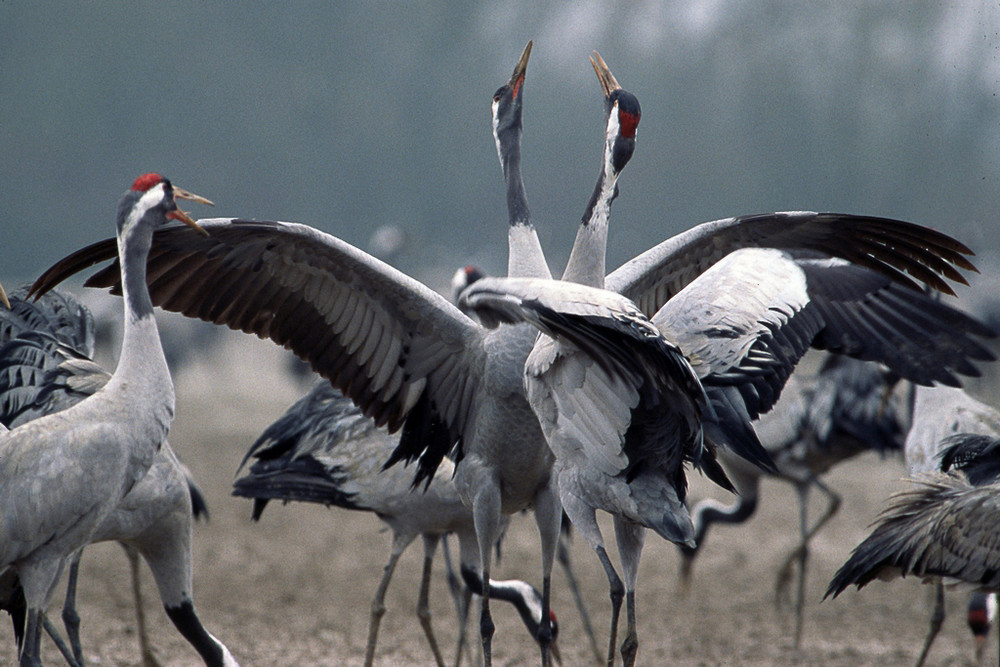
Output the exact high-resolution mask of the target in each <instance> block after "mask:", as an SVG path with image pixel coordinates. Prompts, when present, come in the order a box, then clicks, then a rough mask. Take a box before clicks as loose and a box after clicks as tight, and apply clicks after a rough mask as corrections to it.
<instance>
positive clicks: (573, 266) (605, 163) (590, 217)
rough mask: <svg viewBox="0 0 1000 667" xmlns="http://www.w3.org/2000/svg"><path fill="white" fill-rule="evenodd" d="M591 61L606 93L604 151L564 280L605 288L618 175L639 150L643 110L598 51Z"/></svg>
mask: <svg viewBox="0 0 1000 667" xmlns="http://www.w3.org/2000/svg"><path fill="white" fill-rule="evenodd" d="M590 62H591V64H592V65H593V66H594V71H595V72H596V73H597V78H598V79H599V80H600V82H601V88H602V89H603V90H604V98H605V121H606V123H605V133H604V152H603V160H602V164H601V172H600V174H599V175H598V177H597V184H596V185H595V186H594V192H593V194H592V195H591V196H590V201H589V202H588V203H587V209H586V211H585V212H584V214H583V219H582V220H581V222H580V228H579V229H578V230H577V234H576V240H575V241H574V243H573V250H572V251H571V252H570V256H569V261H568V262H567V263H566V270H565V271H564V272H563V280H570V281H573V282H577V283H582V284H584V285H590V286H591V287H604V275H605V270H606V266H605V257H606V254H607V243H608V221H609V220H610V217H611V202H613V201H614V199H615V197H616V196H617V195H618V176H619V175H620V174H621V172H622V170H623V169H625V165H626V164H628V161H629V160H630V159H631V158H632V153H633V152H634V151H635V134H636V128H637V127H638V125H639V118H640V117H641V115H642V111H641V109H640V107H639V100H638V99H636V97H635V96H634V95H632V94H631V93H629V92H628V91H626V90H624V89H622V87H621V86H620V85H618V82H617V81H616V80H615V77H614V76H613V75H612V74H611V71H610V70H609V69H608V66H607V64H605V62H604V60H603V59H602V58H601V56H600V55H598V53H597V52H596V51H595V52H594V58H591V59H590Z"/></svg>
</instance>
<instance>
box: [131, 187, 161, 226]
mask: <svg viewBox="0 0 1000 667" xmlns="http://www.w3.org/2000/svg"><path fill="white" fill-rule="evenodd" d="M164 187H165V185H164V184H163V183H157V184H156V185H154V186H153V187H151V188H150V189H149V190H147V191H146V192H145V193H144V194H143V195H142V197H140V198H139V201H138V202H136V205H135V206H134V207H132V210H131V211H130V212H129V214H128V218H127V219H126V220H125V226H124V227H123V229H122V235H123V236H124V235H125V233H127V232H129V231H131V229H132V228H133V227H135V225H136V223H137V222H139V221H140V220H141V219H142V217H143V216H144V215H146V213H148V212H149V210H150V209H152V208H155V207H156V206H158V205H159V204H160V202H162V201H163V199H164V191H163V189H164Z"/></svg>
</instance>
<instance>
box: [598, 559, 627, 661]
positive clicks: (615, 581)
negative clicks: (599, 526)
mask: <svg viewBox="0 0 1000 667" xmlns="http://www.w3.org/2000/svg"><path fill="white" fill-rule="evenodd" d="M596 551H597V557H598V558H599V559H600V561H601V565H603V566H604V572H605V573H606V574H607V575H608V587H609V595H610V597H611V636H610V638H609V639H608V661H607V665H608V667H613V665H614V664H615V648H616V647H615V643H616V642H617V641H618V616H619V614H620V613H621V609H622V598H624V597H625V586H624V585H623V584H622V580H621V578H620V577H619V576H618V573H617V572H615V568H614V566H613V565H612V564H611V559H610V558H608V552H607V550H606V549H605V548H604V547H602V546H598V547H597V549H596Z"/></svg>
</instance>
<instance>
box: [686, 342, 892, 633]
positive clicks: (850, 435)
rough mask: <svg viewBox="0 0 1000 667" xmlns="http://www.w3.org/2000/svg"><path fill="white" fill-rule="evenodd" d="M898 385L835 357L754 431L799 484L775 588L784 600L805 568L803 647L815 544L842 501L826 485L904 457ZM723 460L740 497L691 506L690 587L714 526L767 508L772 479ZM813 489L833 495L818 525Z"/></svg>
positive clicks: (799, 605)
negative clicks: (864, 463)
mask: <svg viewBox="0 0 1000 667" xmlns="http://www.w3.org/2000/svg"><path fill="white" fill-rule="evenodd" d="M897 379H898V378H896V377H895V375H894V374H893V373H891V372H888V371H887V370H886V369H885V368H884V367H882V366H880V365H878V364H874V363H872V362H866V361H859V360H857V359H852V358H850V357H847V356H843V355H827V356H826V357H825V358H824V359H823V361H822V363H821V365H820V368H819V370H818V371H817V372H816V373H814V374H810V375H804V374H802V373H801V371H800V372H796V373H794V374H793V375H792V376H791V377H790V378H789V379H788V383H787V384H786V385H785V388H784V390H783V391H782V394H781V398H780V399H779V400H778V402H777V403H776V404H775V406H774V408H773V409H772V410H771V411H770V412H768V413H766V414H763V415H761V416H760V418H759V419H757V420H756V421H755V422H754V429H755V430H756V431H757V435H758V436H759V437H760V440H761V443H762V444H763V445H764V448H765V449H766V450H767V452H768V454H770V455H771V459H772V460H773V461H774V465H775V467H776V468H777V474H776V475H773V476H776V477H777V478H778V479H781V480H784V481H786V482H788V483H790V484H792V485H793V486H794V487H795V490H796V492H797V494H798V500H799V544H798V546H796V548H795V549H794V550H793V551H792V552H791V553H790V554H789V555H788V557H787V558H786V559H785V560H784V562H783V563H782V565H781V567H780V568H779V570H778V571H779V575H778V580H777V583H776V586H775V590H776V596H778V597H780V596H781V594H782V591H783V590H784V588H785V587H786V586H787V584H788V581H789V578H790V575H791V568H792V566H793V565H795V564H796V563H797V564H798V568H797V569H798V577H797V585H796V593H795V629H794V637H795V646H796V647H798V646H799V644H800V642H801V638H802V618H803V609H804V604H805V579H806V563H807V559H808V556H809V541H810V539H812V537H813V536H815V535H816V534H817V533H818V532H819V531H820V529H822V528H823V526H824V525H825V524H826V522H827V521H829V520H830V519H831V518H832V517H833V516H834V514H836V512H837V509H838V508H839V507H840V495H839V494H838V493H837V492H836V491H834V490H833V489H832V488H831V487H830V486H828V485H827V484H826V483H825V482H824V481H823V480H822V479H821V475H823V474H825V473H826V472H827V471H828V470H830V468H832V467H833V466H835V465H837V464H839V463H841V462H843V461H846V460H848V459H850V458H852V457H854V456H856V455H858V454H861V453H863V452H867V451H877V452H879V453H880V454H882V455H885V454H887V453H889V452H893V451H897V452H901V451H902V448H903V438H904V435H905V431H906V424H904V423H903V421H904V414H903V408H902V406H901V405H899V402H900V401H899V398H900V397H899V395H898V393H892V389H893V387H894V385H895V384H896V380H897ZM719 460H720V462H721V463H722V464H723V467H724V468H725V469H726V472H727V473H728V475H729V478H730V479H731V480H732V481H733V484H734V485H735V486H736V489H737V492H738V496H737V499H736V502H735V503H732V504H725V503H722V502H719V501H717V500H715V499H713V498H705V499H703V500H700V501H698V502H697V503H695V504H694V506H693V507H692V508H691V520H692V522H693V524H694V540H695V543H696V546H695V547H694V548H693V549H691V548H682V549H681V553H682V555H683V560H682V561H681V579H682V584H683V586H684V587H685V589H686V588H687V587H688V586H689V581H690V577H691V571H692V568H693V565H694V561H695V559H696V557H697V556H698V554H699V553H700V551H699V550H700V549H701V548H702V547H703V546H704V545H705V537H706V536H707V535H708V532H709V528H710V527H711V526H712V525H713V524H716V523H720V524H742V523H743V522H745V521H748V520H749V519H750V518H751V517H752V516H753V515H754V513H755V512H756V510H757V507H758V504H759V502H760V480H761V477H763V476H765V475H769V474H770V473H768V472H767V471H766V470H765V469H763V468H761V467H758V466H754V465H750V464H748V463H747V462H746V461H745V460H743V459H741V458H739V457H736V456H733V455H732V454H731V453H730V452H728V451H727V450H721V451H720V452H719ZM813 488H815V489H818V490H819V491H820V492H821V493H822V494H823V495H824V496H825V497H826V499H827V506H826V509H825V510H824V511H823V513H822V515H821V516H820V517H819V518H818V519H816V521H815V522H814V523H813V525H812V526H810V525H809V523H808V517H807V508H808V500H809V492H810V490H811V489H813Z"/></svg>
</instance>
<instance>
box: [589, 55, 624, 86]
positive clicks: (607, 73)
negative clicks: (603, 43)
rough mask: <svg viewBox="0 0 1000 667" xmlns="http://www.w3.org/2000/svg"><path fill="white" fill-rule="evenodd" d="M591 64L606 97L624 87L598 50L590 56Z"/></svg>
mask: <svg viewBox="0 0 1000 667" xmlns="http://www.w3.org/2000/svg"><path fill="white" fill-rule="evenodd" d="M590 64H591V65H593V67H594V73H595V74H597V80H598V81H600V82H601V90H603V91H604V97H611V93H613V92H614V91H616V90H621V89H622V87H621V86H620V85H618V81H617V80H615V75H614V74H612V73H611V70H610V69H608V64H607V63H606V62H604V58H602V57H601V54H599V53H598V52H597V51H594V55H593V56H592V57H591V58H590Z"/></svg>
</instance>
